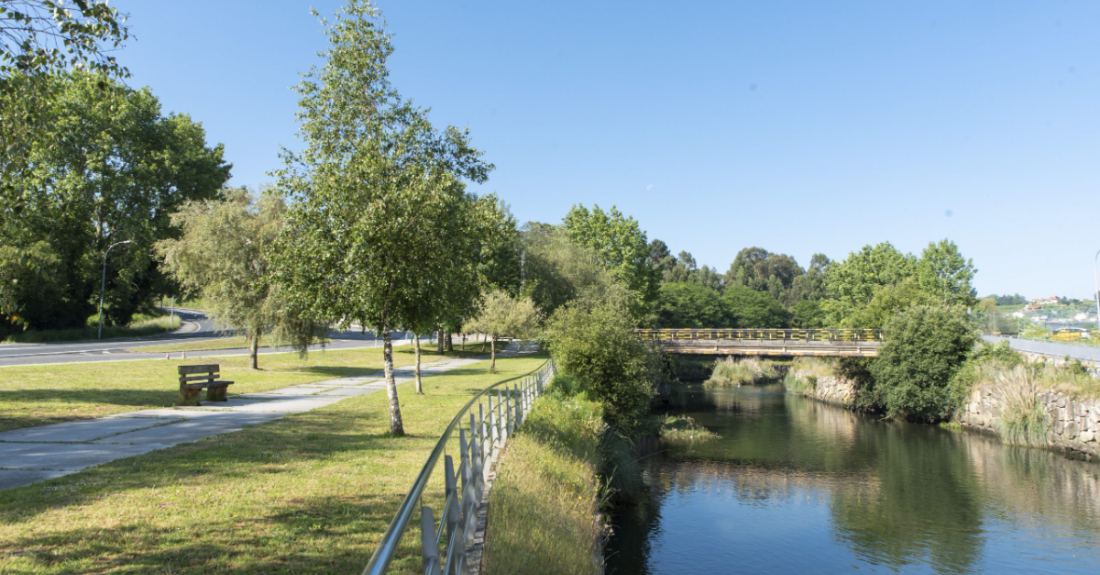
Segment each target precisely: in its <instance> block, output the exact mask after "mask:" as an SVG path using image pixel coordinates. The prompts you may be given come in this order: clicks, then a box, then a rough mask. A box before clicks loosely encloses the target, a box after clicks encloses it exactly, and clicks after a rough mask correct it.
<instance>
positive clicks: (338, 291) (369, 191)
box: [274, 0, 493, 435]
mask: <svg viewBox="0 0 1100 575" xmlns="http://www.w3.org/2000/svg"><path fill="white" fill-rule="evenodd" d="M383 26H384V24H383V22H382V20H381V18H380V16H379V15H378V13H377V11H376V10H375V8H374V7H373V6H372V5H370V4H369V3H368V2H365V1H363V0H349V1H348V3H347V5H346V6H345V7H344V9H343V10H342V11H341V12H340V13H338V14H337V16H336V19H335V21H334V22H333V23H331V24H330V25H327V26H326V29H325V33H326V35H327V36H328V38H329V41H330V46H329V49H328V50H327V51H325V52H324V53H322V54H321V56H322V58H323V60H324V65H323V66H322V67H321V68H316V67H314V68H312V69H311V70H310V71H309V73H307V74H305V75H304V76H303V78H302V82H301V84H299V85H298V87H297V91H298V94H299V95H300V96H301V99H300V100H299V110H300V111H299V113H298V120H299V123H300V130H299V135H300V137H301V138H302V140H303V141H304V143H305V147H304V149H303V150H302V151H301V152H291V151H289V150H284V151H283V157H284V159H285V162H286V166H285V167H284V168H283V169H281V170H279V171H277V172H275V173H274V175H275V176H276V177H277V179H278V189H279V191H280V192H281V193H283V194H285V195H286V196H287V197H289V198H290V200H291V201H290V202H288V203H289V204H290V206H291V208H290V211H289V214H288V215H289V221H288V223H287V226H286V228H285V230H284V232H283V234H282V236H281V240H280V242H279V246H278V248H279V249H278V251H277V254H276V256H275V258H274V261H275V264H276V268H277V269H278V274H279V277H278V280H277V281H278V283H279V284H280V285H281V286H283V287H284V289H285V294H284V295H285V296H286V297H287V301H288V302H289V303H290V305H291V306H292V307H294V308H295V309H302V310H304V311H306V312H307V313H308V314H309V315H312V316H313V317H320V318H334V319H338V321H339V322H340V324H341V325H342V326H344V327H347V326H350V325H351V324H352V323H357V324H358V325H361V326H363V327H369V328H371V329H374V330H375V331H377V332H381V333H383V334H384V335H383V343H384V347H385V349H386V350H387V353H386V355H387V357H389V356H390V355H391V353H390V352H389V350H390V349H391V347H390V341H389V337H388V334H389V331H390V330H391V329H394V328H396V327H412V328H414V329H418V328H419V327H420V326H422V325H423V324H424V323H427V322H429V321H431V320H433V319H440V320H442V319H446V318H456V317H461V316H462V312H464V311H466V310H467V309H469V308H470V307H471V306H472V303H473V302H474V301H475V300H476V294H477V289H478V276H477V269H476V266H477V263H478V262H477V257H478V255H479V254H480V251H481V250H480V245H479V243H478V241H477V238H478V235H479V234H478V232H479V231H483V229H482V228H483V226H482V222H483V221H484V220H483V219H482V218H479V217H478V203H477V202H476V200H475V199H474V198H473V197H472V196H471V195H470V194H467V192H466V189H465V184H464V182H463V181H464V180H469V181H473V182H484V181H485V180H486V179H487V177H488V173H489V171H490V170H491V169H492V167H493V166H492V165H490V164H487V163H485V162H483V161H482V160H481V153H480V152H479V151H477V150H476V149H474V148H473V147H472V146H471V144H470V141H469V134H468V133H467V132H466V131H461V130H458V129H456V128H453V127H448V128H447V129H445V130H443V131H438V130H436V129H435V128H433V127H432V125H431V123H430V122H429V121H428V118H427V112H426V111H425V110H423V109H421V108H418V107H416V106H414V105H413V104H412V103H411V102H410V101H408V100H406V99H404V98H402V97H401V96H400V95H399V94H398V92H397V91H396V90H395V89H394V88H393V86H392V85H391V84H390V82H389V79H388V74H389V72H388V70H387V68H386V60H387V58H388V57H389V56H390V54H391V53H392V52H393V47H392V45H391V43H390V37H389V35H388V34H387V33H386V31H385V30H384V29H383ZM389 364H390V362H388V361H387V370H386V371H387V388H388V394H389V398H390V407H391V411H390V418H391V429H392V430H393V433H394V434H395V435H400V434H402V433H403V429H402V425H401V415H400V406H399V403H398V400H397V392H396V386H395V383H394V380H393V374H392V371H391V370H390V369H389Z"/></svg>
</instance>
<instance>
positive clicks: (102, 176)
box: [0, 72, 230, 329]
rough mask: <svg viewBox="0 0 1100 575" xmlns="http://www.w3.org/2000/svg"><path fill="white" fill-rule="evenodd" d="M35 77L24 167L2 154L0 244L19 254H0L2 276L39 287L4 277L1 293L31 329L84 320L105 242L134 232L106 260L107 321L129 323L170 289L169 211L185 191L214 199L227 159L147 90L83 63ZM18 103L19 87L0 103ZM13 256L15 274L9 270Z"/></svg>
mask: <svg viewBox="0 0 1100 575" xmlns="http://www.w3.org/2000/svg"><path fill="white" fill-rule="evenodd" d="M37 83H38V84H39V85H40V87H41V88H42V89H41V90H40V92H39V93H38V103H39V105H40V110H39V113H40V115H41V116H42V121H43V123H44V125H47V126H48V134H40V135H38V136H35V137H34V138H31V140H30V141H28V142H26V145H25V147H22V148H20V151H19V152H18V153H19V155H20V156H21V157H22V158H24V159H25V160H26V165H24V166H22V167H20V168H11V169H9V167H10V166H9V165H8V164H7V163H4V162H6V160H10V159H11V157H10V156H8V157H6V158H5V159H4V160H0V163H3V165H2V166H0V171H3V172H4V173H3V177H0V181H2V182H3V186H0V246H6V247H7V248H8V249H7V250H3V251H5V252H7V253H8V254H11V253H16V254H20V256H21V257H16V258H12V257H9V256H5V255H3V254H0V268H9V270H8V271H0V274H4V275H10V274H18V275H20V276H21V277H22V281H26V282H32V283H34V284H36V285H37V286H39V287H41V288H42V289H43V291H42V292H39V293H37V294H35V293H31V292H30V291H26V290H21V289H15V290H12V289H10V284H9V286H8V288H0V299H3V300H4V301H5V302H6V303H5V304H3V305H4V307H5V308H8V310H9V311H10V310H14V309H15V308H16V307H18V308H20V309H21V311H20V312H19V315H21V316H22V317H23V318H25V319H26V321H27V323H28V324H29V325H30V326H31V327H33V328H37V329H60V328H71V327H81V326H83V325H84V322H85V321H86V320H87V318H88V317H89V316H91V315H92V314H93V313H95V304H93V303H92V302H93V300H94V299H96V296H97V295H98V294H99V291H100V276H101V273H102V268H101V266H102V265H103V257H104V253H105V251H106V250H107V248H108V247H109V246H110V245H112V244H114V243H116V242H119V241H123V240H130V241H132V242H133V244H132V245H126V246H122V247H120V248H117V249H115V250H114V251H112V252H111V254H110V258H109V260H108V262H107V264H108V266H107V284H108V285H107V292H106V298H105V299H106V308H105V312H106V313H105V316H106V317H105V319H106V322H107V324H108V325H125V324H127V323H129V321H130V319H131V317H132V316H133V314H134V313H135V312H136V311H137V310H139V309H141V308H142V307H143V306H149V305H151V304H152V302H153V299H154V298H155V296H156V295H158V294H160V293H165V292H170V291H172V290H173V289H174V288H173V286H171V285H170V283H169V282H167V281H166V278H165V277H164V276H163V274H162V273H161V271H160V270H159V267H158V262H157V261H156V260H155V258H154V257H153V253H152V249H151V248H152V246H153V244H154V243H155V242H157V241H158V240H162V239H165V238H170V237H173V236H174V235H175V234H176V229H175V228H174V227H173V226H172V224H171V221H170V217H171V214H172V213H173V212H175V211H176V210H177V209H178V208H179V207H180V206H182V205H183V204H184V203H186V202H187V201H189V200H203V199H212V198H215V197H217V195H218V192H219V190H220V189H221V187H222V185H223V184H224V182H225V181H226V180H227V179H228V178H229V168H230V167H229V166H228V165H226V164H225V163H224V162H223V160H222V148H221V146H216V147H213V148H208V147H207V146H206V143H205V134H204V132H203V129H202V127H201V126H200V125H199V124H196V123H194V122H192V121H191V119H190V118H189V117H188V116H186V115H169V116H167V117H165V116H162V115H161V109H160V102H159V101H158V100H157V98H156V97H155V96H153V95H152V94H151V93H150V92H149V91H148V90H134V89H131V88H129V87H127V86H125V85H123V84H121V83H118V82H115V81H111V80H108V79H105V78H104V77H101V76H96V75H92V74H89V73H85V72H72V73H69V74H63V75H53V76H49V77H45V78H40V79H39V80H38V81H37ZM20 105H23V102H21V101H20V96H18V95H15V94H11V93H7V92H4V91H3V90H0V110H9V109H11V107H12V106H20ZM2 123H3V122H0V124H2ZM44 129H45V128H44ZM0 156H3V154H0ZM12 170H14V172H12ZM12 250H14V252H12ZM22 256H26V257H22ZM13 260H14V261H15V262H16V263H17V265H16V267H19V268H20V270H19V271H14V272H13V271H11V270H10V268H11V267H12V266H13V264H12V261H13ZM19 261H22V264H18V262H19ZM28 273H32V274H34V275H36V276H37V277H36V278H34V279H33V280H32V279H31V278H30V277H29V276H28V275H27V274H28ZM4 292H7V293H4ZM13 292H14V293H13ZM17 298H18V299H17ZM0 313H4V314H5V315H8V317H7V318H6V319H5V318H0V323H9V320H10V319H11V315H10V314H7V312H5V311H3V310H0Z"/></svg>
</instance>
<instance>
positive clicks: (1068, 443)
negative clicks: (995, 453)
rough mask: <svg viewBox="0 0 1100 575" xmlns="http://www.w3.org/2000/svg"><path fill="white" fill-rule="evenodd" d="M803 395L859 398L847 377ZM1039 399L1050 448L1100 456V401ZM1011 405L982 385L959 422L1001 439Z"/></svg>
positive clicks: (1054, 395)
mask: <svg viewBox="0 0 1100 575" xmlns="http://www.w3.org/2000/svg"><path fill="white" fill-rule="evenodd" d="M1029 359H1032V358H1029ZM1047 359H1048V360H1050V358H1047ZM793 373H794V375H795V376H797V377H800V378H801V379H803V380H806V381H814V374H813V373H811V372H809V371H803V370H798V369H793ZM802 395H804V396H806V397H809V398H811V399H816V400H818V401H821V402H824V403H829V404H832V405H837V406H840V407H851V406H852V404H853V402H854V399H855V386H854V384H853V382H852V381H851V380H849V379H846V378H843V377H839V376H836V375H828V376H822V375H817V377H816V385H814V386H812V387H811V388H809V389H807V390H806V391H805V392H803V393H802ZM1036 397H1037V398H1038V401H1039V404H1040V405H1042V406H1043V411H1044V412H1046V414H1047V421H1048V430H1047V445H1049V446H1051V447H1054V448H1057V449H1063V450H1065V451H1066V452H1067V453H1068V454H1069V455H1071V456H1080V457H1084V458H1086V459H1095V458H1098V457H1100V399H1087V400H1086V399H1075V398H1073V397H1070V396H1067V395H1065V394H1062V393H1058V392H1055V391H1044V392H1040V393H1039V394H1037V396H1036ZM1007 404H1008V399H1007V397H1006V394H1005V390H1003V389H999V388H997V387H996V386H989V385H983V386H979V387H978V388H976V389H975V390H974V391H973V392H971V394H970V396H969V397H968V398H967V400H966V402H965V404H964V405H963V406H962V409H961V410H960V412H959V414H958V415H956V416H955V421H957V422H958V423H960V424H961V425H962V426H963V427H966V428H968V429H972V430H976V431H982V432H986V433H991V434H993V435H998V436H999V434H998V431H997V423H998V421H999V419H1000V417H1001V414H1002V413H1003V412H1004V409H1005V406H1006V405H1007Z"/></svg>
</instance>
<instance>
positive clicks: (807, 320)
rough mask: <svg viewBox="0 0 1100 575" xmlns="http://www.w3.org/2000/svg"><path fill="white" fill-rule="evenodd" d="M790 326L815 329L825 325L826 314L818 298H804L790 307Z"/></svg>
mask: <svg viewBox="0 0 1100 575" xmlns="http://www.w3.org/2000/svg"><path fill="white" fill-rule="evenodd" d="M790 314H791V315H790V318H791V319H790V321H791V327H800V328H803V329H817V328H823V327H825V321H826V319H827V315H826V314H825V310H824V309H822V307H821V302H820V301H818V300H811V299H805V300H802V301H800V302H798V303H797V304H795V305H794V306H792V307H791V308H790Z"/></svg>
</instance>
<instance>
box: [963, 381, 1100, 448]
mask: <svg viewBox="0 0 1100 575" xmlns="http://www.w3.org/2000/svg"><path fill="white" fill-rule="evenodd" d="M1037 397H1038V398H1039V401H1040V403H1041V404H1042V405H1043V408H1044V411H1045V412H1046V414H1047V417H1048V418H1049V421H1050V426H1049V427H1050V429H1049V431H1048V432H1047V443H1048V445H1050V446H1053V447H1057V448H1061V449H1065V450H1067V451H1070V452H1076V453H1079V454H1081V455H1084V456H1085V457H1087V458H1089V459H1092V458H1095V457H1097V456H1100V441H1098V440H1100V400H1096V399H1090V400H1077V399H1073V398H1071V397H1069V396H1066V395H1064V394H1061V393H1057V392H1053V391H1048V392H1043V393H1040V394H1038V396H1037ZM1005 404H1006V400H1005V398H1004V395H1003V393H1001V391H1000V390H998V389H997V388H996V387H993V386H980V387H978V388H977V389H975V390H974V391H973V392H971V394H970V397H969V398H967V401H966V404H965V405H963V408H962V410H961V412H960V413H959V415H958V416H956V418H955V419H956V421H958V422H959V423H961V424H962V425H963V426H965V427H969V428H972V429H977V430H981V431H986V432H992V433H996V426H997V420H998V419H999V418H1000V417H1001V413H1002V412H1003V410H1004V407H1005Z"/></svg>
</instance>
